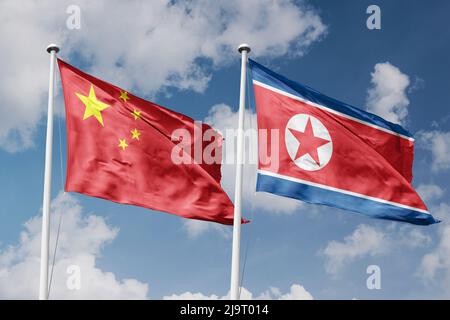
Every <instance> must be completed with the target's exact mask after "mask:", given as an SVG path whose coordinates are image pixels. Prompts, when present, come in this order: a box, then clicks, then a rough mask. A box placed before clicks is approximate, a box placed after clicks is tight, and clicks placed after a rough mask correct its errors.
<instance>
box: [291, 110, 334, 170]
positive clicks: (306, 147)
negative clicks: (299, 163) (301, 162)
mask: <svg viewBox="0 0 450 320" xmlns="http://www.w3.org/2000/svg"><path fill="white" fill-rule="evenodd" d="M289 131H290V132H291V133H292V134H293V135H294V137H295V138H296V139H297V140H298V141H299V142H300V145H299V147H298V149H297V154H296V155H295V159H294V160H297V159H298V158H300V157H301V156H304V155H305V154H309V155H310V156H311V158H313V160H314V161H315V162H316V164H317V165H320V161H319V155H318V153H317V148H319V147H321V146H323V145H324V144H327V143H329V142H330V141H329V140H325V139H322V138H319V137H316V136H315V135H314V131H313V129H312V126H311V119H310V118H308V122H307V123H306V127H305V132H301V131H297V130H294V129H291V128H289Z"/></svg>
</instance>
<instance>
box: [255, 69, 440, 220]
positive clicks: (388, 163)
mask: <svg viewBox="0 0 450 320" xmlns="http://www.w3.org/2000/svg"><path fill="white" fill-rule="evenodd" d="M249 67H250V70H251V75H252V78H253V88H254V95H255V101H256V111H257V119H258V133H259V134H258V149H259V150H258V153H259V157H258V158H259V164H258V182H257V191H263V192H270V193H273V194H277V195H280V196H285V197H290V198H295V199H299V200H302V201H305V202H309V203H315V204H323V205H328V206H332V207H337V208H340V209H345V210H349V211H353V212H359V213H363V214H366V215H369V216H371V217H375V218H381V219H389V220H397V221H405V222H409V223H413V224H420V225H428V224H433V223H437V222H439V221H438V220H436V219H435V218H434V217H433V216H432V215H431V214H430V213H429V212H428V209H427V207H426V206H425V204H424V203H423V201H422V200H421V198H420V197H419V195H418V194H417V193H416V191H415V190H414V188H413V187H412V185H411V181H412V163H413V155H414V138H413V137H412V135H411V134H410V133H408V132H407V131H406V130H405V129H403V128H402V127H401V126H399V125H397V124H394V123H391V122H388V121H386V120H384V119H382V118H380V117H378V116H376V115H374V114H371V113H368V112H366V111H363V110H361V109H358V108H355V107H352V106H350V105H348V104H346V103H343V102H340V101H337V100H335V99H333V98H330V97H327V96H325V95H323V94H321V93H319V92H317V91H316V90H314V89H311V88H309V87H307V86H304V85H301V84H299V83H297V82H294V81H291V80H289V79H287V78H285V77H283V76H281V75H279V74H276V73H275V72H273V71H271V70H269V69H267V68H265V67H264V66H262V65H260V64H258V63H256V62H255V61H252V60H249Z"/></svg>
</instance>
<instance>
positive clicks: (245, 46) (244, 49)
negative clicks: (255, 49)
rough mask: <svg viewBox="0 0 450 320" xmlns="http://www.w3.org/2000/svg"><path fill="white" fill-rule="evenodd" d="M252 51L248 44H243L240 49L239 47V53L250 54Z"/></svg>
mask: <svg viewBox="0 0 450 320" xmlns="http://www.w3.org/2000/svg"><path fill="white" fill-rule="evenodd" d="M251 50H252V49H250V46H249V45H248V44H246V43H242V44H240V45H239V47H238V51H239V52H240V53H242V51H247V53H249V52H250V51H251Z"/></svg>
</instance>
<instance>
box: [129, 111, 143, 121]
mask: <svg viewBox="0 0 450 320" xmlns="http://www.w3.org/2000/svg"><path fill="white" fill-rule="evenodd" d="M131 114H132V115H133V117H134V120H137V119H140V118H141V111H139V110H136V109H134V111H133V112H132V113H131Z"/></svg>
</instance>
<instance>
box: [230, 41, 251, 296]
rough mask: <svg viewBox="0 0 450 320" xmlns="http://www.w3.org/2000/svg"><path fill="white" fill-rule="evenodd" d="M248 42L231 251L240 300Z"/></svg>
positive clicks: (243, 62)
mask: <svg viewBox="0 0 450 320" xmlns="http://www.w3.org/2000/svg"><path fill="white" fill-rule="evenodd" d="M250 50H251V49H250V47H249V45H248V44H245V43H244V44H241V45H240V46H239V48H238V51H239V52H240V53H241V89H240V96H239V124H238V135H237V152H236V184H235V189H234V220H233V247H232V253H231V286H230V299H231V300H239V272H240V251H241V250H240V247H241V220H242V207H241V202H242V173H243V170H242V169H243V164H244V114H245V85H246V80H247V58H248V53H249V52H250Z"/></svg>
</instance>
